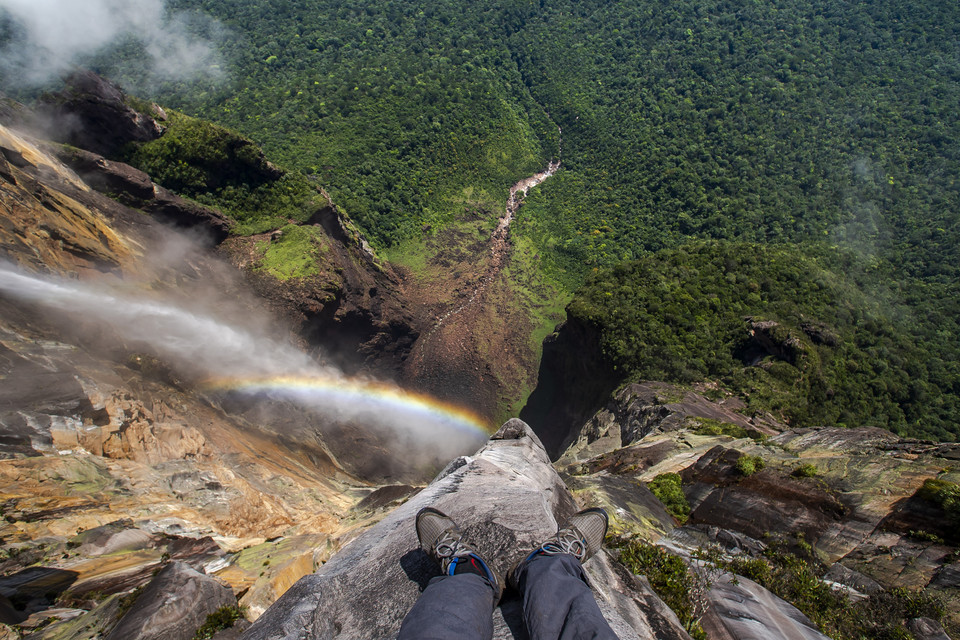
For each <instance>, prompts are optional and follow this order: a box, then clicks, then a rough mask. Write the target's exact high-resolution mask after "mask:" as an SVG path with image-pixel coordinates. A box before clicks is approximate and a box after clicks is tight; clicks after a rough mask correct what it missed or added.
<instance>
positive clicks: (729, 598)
mask: <svg viewBox="0 0 960 640" xmlns="http://www.w3.org/2000/svg"><path fill="white" fill-rule="evenodd" d="M736 582H737V584H734V579H733V576H731V575H729V574H727V575H725V576H722V577H721V578H719V579H717V580H716V581H715V582H714V583H713V586H712V587H711V588H710V591H709V594H708V597H709V603H710V606H709V608H708V610H707V614H706V615H705V616H704V617H703V619H702V620H701V624H702V625H703V629H704V631H706V633H707V636H708V637H709V638H710V640H754V639H755V640H766V639H767V638H777V640H829V638H828V637H827V636H825V635H823V634H822V633H820V632H819V631H818V630H817V628H816V626H814V624H813V623H812V622H810V619H809V618H807V617H806V616H805V615H803V613H801V612H800V610H799V609H797V608H796V607H794V606H793V605H792V604H790V603H789V602H787V601H785V600H782V599H780V598H778V597H777V596H775V595H774V594H772V593H770V591H768V590H767V589H764V588H763V587H761V586H760V585H758V584H757V583H756V582H754V581H752V580H748V579H747V578H744V577H742V576H737V579H736Z"/></svg>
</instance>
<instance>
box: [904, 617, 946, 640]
mask: <svg viewBox="0 0 960 640" xmlns="http://www.w3.org/2000/svg"><path fill="white" fill-rule="evenodd" d="M907 629H909V630H910V633H912V634H913V637H914V638H916V640H950V636H948V635H947V632H946V631H944V630H943V627H941V626H940V623H939V622H937V621H936V620H933V619H931V618H914V619H913V620H910V621H909V622H907Z"/></svg>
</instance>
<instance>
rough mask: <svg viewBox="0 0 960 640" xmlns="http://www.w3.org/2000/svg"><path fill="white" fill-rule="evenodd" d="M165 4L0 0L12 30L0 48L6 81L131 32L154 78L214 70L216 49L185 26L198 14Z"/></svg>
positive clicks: (59, 65) (147, 0)
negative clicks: (173, 9)
mask: <svg viewBox="0 0 960 640" xmlns="http://www.w3.org/2000/svg"><path fill="white" fill-rule="evenodd" d="M165 5H166V0H0V12H4V13H6V14H7V16H8V17H9V18H11V19H12V21H13V23H14V31H15V37H14V38H13V39H12V40H11V41H10V42H9V43H8V44H7V46H6V47H4V49H3V50H2V51H0V60H2V63H0V64H3V67H4V69H3V70H4V73H5V75H6V76H7V78H8V82H10V83H12V84H19V85H32V84H38V83H42V82H45V81H48V80H49V79H51V78H52V77H55V76H57V75H59V74H62V73H63V72H64V71H67V70H68V69H70V68H71V67H72V65H74V64H76V63H77V61H78V60H79V59H81V58H82V57H84V56H89V55H92V54H95V53H97V52H98V51H100V50H101V49H103V48H104V47H106V46H109V45H112V44H116V43H118V42H120V41H122V40H124V39H127V38H135V39H136V40H138V41H139V42H140V43H141V44H142V45H143V47H144V49H145V50H146V52H147V55H148V56H149V60H148V61H146V62H147V63H148V67H149V69H150V73H151V75H152V76H154V79H158V80H165V79H173V78H188V77H192V76H196V75H198V74H212V73H214V71H213V70H214V69H215V68H216V67H215V65H216V62H217V55H216V53H215V52H214V50H213V47H212V46H211V43H210V42H208V41H205V40H203V39H201V38H198V37H196V36H195V35H193V34H191V32H190V31H191V30H190V29H189V23H190V20H197V19H198V18H197V17H196V16H188V15H187V14H184V13H173V14H170V13H168V12H167V10H166V6H165ZM206 20H207V21H208V24H207V26H208V27H210V26H211V25H212V26H214V27H216V25H215V24H214V23H213V21H212V19H210V18H207V19H206ZM214 30H218V29H216V28H215V29H214Z"/></svg>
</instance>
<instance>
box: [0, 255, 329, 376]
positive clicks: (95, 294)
mask: <svg viewBox="0 0 960 640" xmlns="http://www.w3.org/2000/svg"><path fill="white" fill-rule="evenodd" d="M0 292H3V293H4V294H5V295H8V296H12V297H15V298H18V299H20V300H23V301H26V302H31V303H34V304H40V305H43V306H44V307H47V308H48V309H50V310H51V311H53V312H55V313H56V314H57V315H60V316H61V317H63V318H66V319H69V320H71V321H73V322H75V323H76V324H86V323H93V324H97V325H106V326H109V327H110V328H111V329H113V331H114V332H115V333H116V335H117V337H118V338H120V339H121V340H122V341H123V342H124V343H126V344H127V345H128V346H130V347H134V348H142V349H146V350H148V351H150V352H151V353H152V354H154V355H156V356H157V357H159V358H160V359H162V360H164V361H165V362H167V363H168V364H170V365H171V366H174V367H175V368H177V369H178V370H179V371H180V372H181V373H184V374H187V375H190V376H192V377H209V376H217V377H233V378H236V377H250V376H263V377H272V376H277V375H301V376H302V375H317V376H325V377H329V376H331V375H333V376H336V375H338V372H337V371H336V370H334V369H332V368H321V367H319V366H318V365H316V364H315V363H313V362H312V361H311V360H310V359H309V358H308V357H307V356H306V354H304V353H302V352H300V351H297V350H296V349H294V348H293V347H292V346H290V345H287V344H283V343H281V342H279V341H277V340H272V339H270V338H269V337H266V336H263V335H255V334H253V333H252V332H251V331H250V330H249V329H247V328H245V327H244V326H242V325H241V324H239V323H231V322H230V321H229V320H226V319H224V318H216V317H213V316H211V315H207V314H205V313H201V312H198V311H194V310H189V309H185V308H181V307H178V306H175V305H174V304H173V303H171V302H170V301H162V300H153V299H149V298H146V297H138V296H133V295H130V294H120V293H118V292H116V291H111V290H110V289H107V288H103V287H98V286H96V285H91V284H85V283H81V282H78V281H76V280H64V279H58V278H50V277H41V276H36V275H28V274H26V273H23V272H22V271H19V270H18V269H16V267H14V266H12V265H10V264H9V263H2V262H0Z"/></svg>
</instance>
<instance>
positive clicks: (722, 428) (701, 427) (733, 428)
mask: <svg viewBox="0 0 960 640" xmlns="http://www.w3.org/2000/svg"><path fill="white" fill-rule="evenodd" d="M687 421H688V422H690V423H691V425H692V426H693V432H694V433H697V434H700V435H703V436H730V437H731V438H746V437H747V436H748V435H749V434H748V433H747V430H746V429H744V428H743V427H741V426H740V425H736V424H733V423H732V422H721V421H720V420H714V419H712V418H688V419H687Z"/></svg>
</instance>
